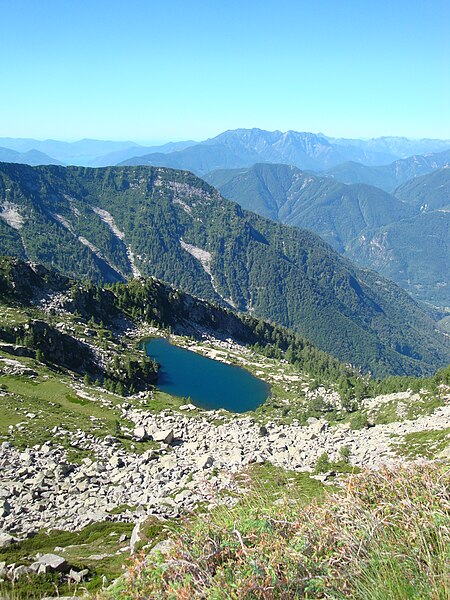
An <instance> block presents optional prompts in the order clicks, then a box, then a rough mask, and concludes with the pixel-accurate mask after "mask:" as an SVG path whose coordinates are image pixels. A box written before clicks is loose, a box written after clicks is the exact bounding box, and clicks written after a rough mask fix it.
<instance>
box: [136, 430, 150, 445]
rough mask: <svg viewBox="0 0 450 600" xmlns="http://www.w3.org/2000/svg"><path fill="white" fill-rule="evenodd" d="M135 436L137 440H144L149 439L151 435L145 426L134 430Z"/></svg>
mask: <svg viewBox="0 0 450 600" xmlns="http://www.w3.org/2000/svg"><path fill="white" fill-rule="evenodd" d="M133 437H134V439H135V440H136V441H137V442H144V441H145V440H148V439H149V435H148V433H147V430H146V429H145V427H136V428H135V429H134V430H133Z"/></svg>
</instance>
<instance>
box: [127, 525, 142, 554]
mask: <svg viewBox="0 0 450 600" xmlns="http://www.w3.org/2000/svg"><path fill="white" fill-rule="evenodd" d="M141 525H142V522H141V521H138V522H137V523H136V525H135V526H134V528H133V531H132V533H131V538H130V553H131V554H133V553H134V550H135V548H136V544H137V543H138V542H140V541H141V537H140V535H139V533H140V530H141Z"/></svg>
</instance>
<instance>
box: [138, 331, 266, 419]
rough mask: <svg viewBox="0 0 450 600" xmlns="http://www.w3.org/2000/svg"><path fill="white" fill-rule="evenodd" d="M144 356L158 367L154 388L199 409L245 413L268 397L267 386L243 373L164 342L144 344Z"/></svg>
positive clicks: (156, 341)
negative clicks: (149, 358) (151, 359)
mask: <svg viewBox="0 0 450 600" xmlns="http://www.w3.org/2000/svg"><path fill="white" fill-rule="evenodd" d="M146 352H147V355H148V356H150V357H151V358H154V359H155V360H156V361H157V362H158V363H159V364H160V365H161V366H160V369H159V373H158V384H157V388H158V389H160V390H161V391H163V392H167V393H168V394H171V395H173V396H181V397H185V398H188V397H189V398H190V400H191V402H192V403H193V404H195V405H196V406H199V407H201V408H205V409H207V410H212V409H219V408H225V409H226V410H229V411H231V412H236V413H240V412H246V411H248V410H254V409H255V408H257V407H258V406H259V405H260V404H262V403H263V402H265V401H266V400H267V398H268V397H269V395H270V386H269V385H268V384H267V383H265V382H264V381H261V380H260V379H257V378H256V377H254V376H253V375H252V374H251V373H249V372H248V371H246V370H245V369H241V368H240V367H234V366H232V365H226V364H224V363H221V362H219V361H217V360H212V359H210V358H206V357H205V356H201V355H200V354H197V353H196V352H192V351H190V350H185V349H184V348H179V347H178V346H173V345H172V344H170V343H169V342H168V341H167V340H166V339H164V338H152V339H151V340H149V341H148V342H146Z"/></svg>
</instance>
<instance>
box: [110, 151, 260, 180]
mask: <svg viewBox="0 0 450 600" xmlns="http://www.w3.org/2000/svg"><path fill="white" fill-rule="evenodd" d="M256 160H258V155H257V154H256V152H247V153H245V155H238V154H236V153H235V152H233V150H231V149H230V148H228V147H227V146H225V145H223V144H216V145H209V144H208V145H203V144H197V145H195V146H190V147H189V148H185V149H184V150H178V151H177V152H170V153H168V154H163V153H160V152H159V153H153V154H146V155H144V156H139V157H133V158H130V159H128V160H125V161H123V162H121V163H120V165H119V166H133V165H148V166H159V167H170V168H172V169H184V170H187V171H192V172H193V173H196V174H197V175H202V174H204V173H208V172H209V171H213V170H214V169H218V168H233V167H238V166H241V165H242V164H244V165H251V164H253V163H254V162H255V161H256Z"/></svg>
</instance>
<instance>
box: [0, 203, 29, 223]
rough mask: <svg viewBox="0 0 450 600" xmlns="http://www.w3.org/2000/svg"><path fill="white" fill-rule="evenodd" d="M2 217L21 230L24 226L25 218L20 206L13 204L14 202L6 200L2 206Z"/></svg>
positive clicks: (0, 213)
mask: <svg viewBox="0 0 450 600" xmlns="http://www.w3.org/2000/svg"><path fill="white" fill-rule="evenodd" d="M0 210H1V212H0V218H2V219H3V220H4V221H6V223H7V224H8V225H9V226H10V227H12V228H13V229H16V230H19V229H21V228H22V226H23V221H24V218H23V216H22V215H21V214H20V212H19V207H18V205H17V204H13V203H12V202H5V203H4V204H3V205H2V206H1V207H0Z"/></svg>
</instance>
